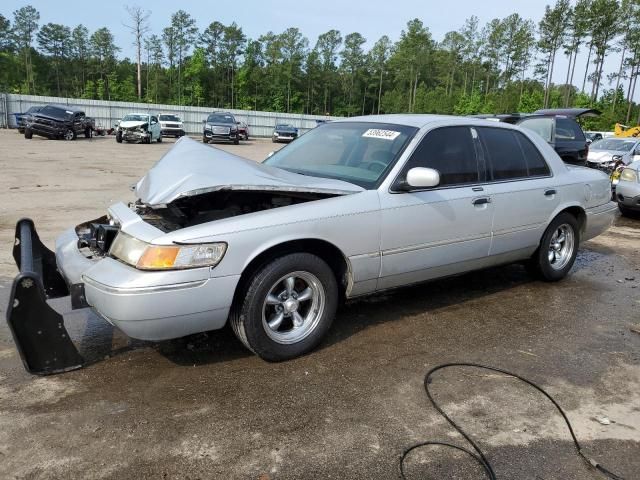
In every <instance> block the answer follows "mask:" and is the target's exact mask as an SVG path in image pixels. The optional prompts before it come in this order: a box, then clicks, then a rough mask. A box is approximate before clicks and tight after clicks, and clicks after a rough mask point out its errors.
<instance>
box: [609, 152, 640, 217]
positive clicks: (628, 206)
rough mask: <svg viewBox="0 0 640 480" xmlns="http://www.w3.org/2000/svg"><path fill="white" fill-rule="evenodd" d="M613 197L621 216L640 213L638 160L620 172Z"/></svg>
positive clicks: (639, 163) (639, 170)
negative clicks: (614, 196)
mask: <svg viewBox="0 0 640 480" xmlns="http://www.w3.org/2000/svg"><path fill="white" fill-rule="evenodd" d="M615 195H616V200H617V201H618V208H620V212H621V213H622V214H623V215H631V214H633V213H639V212H640V160H638V161H635V162H633V163H632V164H630V165H627V166H626V167H625V169H624V170H622V172H621V173H620V180H619V181H618V185H617V186H616V193H615Z"/></svg>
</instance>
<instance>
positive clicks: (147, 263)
mask: <svg viewBox="0 0 640 480" xmlns="http://www.w3.org/2000/svg"><path fill="white" fill-rule="evenodd" d="M179 252H180V247H165V246H148V247H147V248H146V249H145V251H144V253H143V254H142V256H141V257H140V260H138V264H137V265H136V267H138V268H142V269H145V270H161V269H165V268H173V265H174V263H175V261H176V257H177V256H178V253H179Z"/></svg>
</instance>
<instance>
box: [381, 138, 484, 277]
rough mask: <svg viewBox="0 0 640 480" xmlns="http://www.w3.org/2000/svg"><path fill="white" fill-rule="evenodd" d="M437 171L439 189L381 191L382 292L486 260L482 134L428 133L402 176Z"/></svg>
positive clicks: (465, 268)
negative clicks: (422, 169)
mask: <svg viewBox="0 0 640 480" xmlns="http://www.w3.org/2000/svg"><path fill="white" fill-rule="evenodd" d="M413 167H427V168H433V169H436V170H438V172H439V173H440V179H441V181H440V184H439V185H438V186H437V187H433V188H427V189H421V190H413V191H409V192H402V191H400V190H398V189H397V188H394V187H392V189H391V191H390V192H380V197H381V198H380V202H381V208H382V211H381V252H382V257H381V269H380V278H379V280H378V289H386V288H391V287H396V286H401V285H407V284H410V283H415V282H421V281H424V280H428V279H431V278H437V277H440V276H445V275H451V274H455V273H460V272H463V271H466V270H471V269H473V268H474V266H477V265H478V264H481V263H482V262H484V261H486V260H487V257H488V255H489V248H490V246H491V228H492V221H493V204H492V200H491V190H490V186H489V185H487V184H486V183H485V180H486V169H485V165H484V159H483V156H482V149H481V148H480V144H479V141H478V135H477V132H476V130H475V129H474V128H472V127H466V126H455V127H442V128H436V129H434V130H431V131H430V132H428V133H427V134H426V135H425V137H424V138H423V139H422V140H421V142H420V144H419V145H418V146H417V147H416V149H415V150H414V152H413V154H412V155H411V157H410V158H409V160H408V161H407V164H406V165H405V168H404V169H403V171H402V173H401V174H400V176H399V178H398V181H396V185H397V184H398V182H399V181H402V180H403V179H404V178H405V177H406V173H407V172H408V170H409V169H411V168H413Z"/></svg>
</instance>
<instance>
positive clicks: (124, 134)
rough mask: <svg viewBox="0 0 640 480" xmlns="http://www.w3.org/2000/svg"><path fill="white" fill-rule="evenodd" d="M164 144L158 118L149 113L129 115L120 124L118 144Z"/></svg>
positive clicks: (117, 134) (117, 132)
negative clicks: (123, 142) (154, 142)
mask: <svg viewBox="0 0 640 480" xmlns="http://www.w3.org/2000/svg"><path fill="white" fill-rule="evenodd" d="M123 140H124V141H126V142H140V143H151V142H153V141H156V142H158V143H160V142H162V133H161V132H160V122H158V117H156V116H155V115H150V114H148V113H129V114H127V115H125V116H124V118H123V119H122V120H121V121H120V122H119V123H118V127H117V129H116V142H118V143H122V141H123Z"/></svg>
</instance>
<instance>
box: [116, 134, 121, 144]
mask: <svg viewBox="0 0 640 480" xmlns="http://www.w3.org/2000/svg"><path fill="white" fill-rule="evenodd" d="M116 142H118V143H122V132H116Z"/></svg>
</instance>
